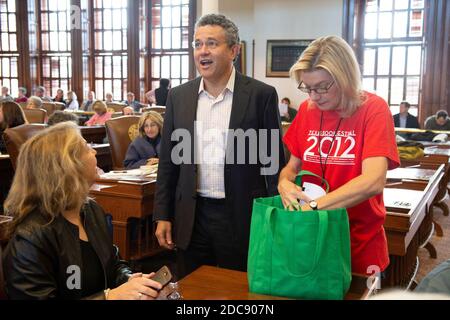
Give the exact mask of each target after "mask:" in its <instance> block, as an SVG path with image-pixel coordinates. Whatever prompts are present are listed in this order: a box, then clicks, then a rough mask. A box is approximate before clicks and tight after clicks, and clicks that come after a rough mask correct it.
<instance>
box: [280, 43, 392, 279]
mask: <svg viewBox="0 0 450 320" xmlns="http://www.w3.org/2000/svg"><path fill="white" fill-rule="evenodd" d="M291 76H292V77H293V78H295V79H296V80H297V83H299V86H298V88H299V89H300V90H301V91H302V92H305V93H308V94H309V99H308V100H306V101H305V102H303V103H302V104H301V106H300V108H299V114H300V116H299V117H296V118H295V120H294V122H293V123H292V125H291V126H290V128H289V130H288V132H287V133H286V135H285V136H284V138H283V141H284V143H285V144H286V145H287V147H288V148H289V151H290V152H291V158H290V160H289V163H288V164H287V166H286V167H285V168H284V169H283V170H282V172H281V174H280V180H279V184H278V190H279V192H280V195H281V197H282V199H283V204H284V205H285V207H286V208H292V207H296V206H300V204H299V200H303V201H305V204H303V205H302V206H301V209H302V210H303V211H308V210H317V209H334V208H347V211H348V215H349V222H350V238H351V251H352V271H353V272H356V273H361V274H372V273H373V272H374V271H380V272H381V271H384V270H385V269H386V267H387V266H388V264H389V255H388V249H387V240H386V235H385V232H384V229H383V223H384V220H385V216H386V209H385V208H384V203H383V196H382V195H383V194H382V193H383V188H384V185H385V180H386V171H387V170H390V169H394V168H396V167H398V166H399V163H400V161H399V157H398V152H397V146H396V142H395V132H394V123H393V120H392V115H391V112H390V110H389V107H388V105H387V103H386V102H385V101H384V100H383V99H382V98H380V97H378V96H376V95H375V94H371V93H368V92H365V91H362V89H361V74H360V71H359V66H358V62H357V60H356V57H355V55H354V53H353V51H352V49H351V47H350V46H349V45H348V44H347V43H346V42H345V41H344V40H343V39H341V38H339V37H336V36H328V37H322V38H319V39H317V40H315V41H314V42H312V43H311V44H310V45H309V47H308V48H307V49H306V50H305V51H304V52H303V54H302V56H301V57H300V59H299V60H298V62H297V63H296V64H295V65H294V66H293V67H292V69H291ZM300 170H309V171H312V172H314V173H315V174H317V175H319V176H321V177H323V178H324V179H326V180H327V181H328V182H329V184H330V192H329V193H328V194H326V195H324V196H322V197H319V198H318V199H316V200H315V201H311V199H310V198H309V197H308V196H307V195H306V194H305V193H303V192H302V191H301V188H300V187H298V186H296V185H295V184H294V180H295V176H296V175H297V173H298V172H299V171H300ZM307 181H308V182H312V183H315V184H319V185H320V183H321V182H320V181H318V179H311V178H310V179H309V180H307Z"/></svg>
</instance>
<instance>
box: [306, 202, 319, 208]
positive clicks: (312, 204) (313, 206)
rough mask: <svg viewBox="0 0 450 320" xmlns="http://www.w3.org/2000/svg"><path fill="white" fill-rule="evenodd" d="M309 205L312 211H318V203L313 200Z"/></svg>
mask: <svg viewBox="0 0 450 320" xmlns="http://www.w3.org/2000/svg"><path fill="white" fill-rule="evenodd" d="M308 204H309V206H310V207H311V209H313V210H317V209H318V208H317V201H315V200H311V201H310V202H309V203H308Z"/></svg>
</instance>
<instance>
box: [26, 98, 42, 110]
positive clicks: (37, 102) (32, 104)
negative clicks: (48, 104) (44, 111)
mask: <svg viewBox="0 0 450 320" xmlns="http://www.w3.org/2000/svg"><path fill="white" fill-rule="evenodd" d="M42 104H43V102H42V99H41V98H39V97H37V96H31V97H30V98H29V99H28V104H27V107H26V108H27V109H40V108H42Z"/></svg>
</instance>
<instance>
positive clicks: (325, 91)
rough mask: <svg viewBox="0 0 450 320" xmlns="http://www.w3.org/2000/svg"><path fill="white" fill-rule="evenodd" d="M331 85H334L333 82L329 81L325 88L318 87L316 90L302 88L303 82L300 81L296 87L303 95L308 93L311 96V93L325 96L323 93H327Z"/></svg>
mask: <svg viewBox="0 0 450 320" xmlns="http://www.w3.org/2000/svg"><path fill="white" fill-rule="evenodd" d="M333 84H334V80H333V81H331V83H330V84H329V85H327V86H323V87H318V88H309V87H306V86H303V81H302V82H300V84H299V85H298V90H300V91H301V92H304V93H308V94H311V92H313V91H314V92H315V93H317V94H325V93H328V90H330V88H331V87H332V86H333Z"/></svg>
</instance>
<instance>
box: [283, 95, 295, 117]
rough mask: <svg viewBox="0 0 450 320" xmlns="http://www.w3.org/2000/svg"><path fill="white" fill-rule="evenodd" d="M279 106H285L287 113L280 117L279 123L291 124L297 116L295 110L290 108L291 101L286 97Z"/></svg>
mask: <svg viewBox="0 0 450 320" xmlns="http://www.w3.org/2000/svg"><path fill="white" fill-rule="evenodd" d="M281 104H282V105H284V106H286V109H287V112H285V113H284V115H281V121H286V122H292V121H293V120H294V118H295V116H296V115H297V110H295V109H294V108H292V106H291V100H290V99H289V98H287V97H285V98H283V99H282V100H281Z"/></svg>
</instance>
